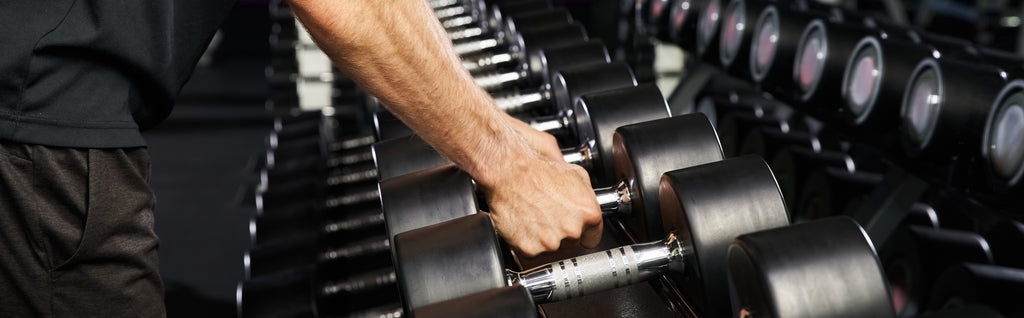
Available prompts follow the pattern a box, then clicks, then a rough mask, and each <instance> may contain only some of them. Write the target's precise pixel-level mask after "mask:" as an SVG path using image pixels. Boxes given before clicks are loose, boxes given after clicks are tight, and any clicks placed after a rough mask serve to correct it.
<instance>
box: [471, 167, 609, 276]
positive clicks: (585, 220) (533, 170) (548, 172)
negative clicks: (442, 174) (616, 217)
mask: <svg viewBox="0 0 1024 318" xmlns="http://www.w3.org/2000/svg"><path fill="white" fill-rule="evenodd" d="M510 161H511V162H512V164H511V165H507V166H506V167H502V168H501V169H504V170H505V171H503V172H501V175H502V176H501V177H499V178H497V179H495V180H497V183H496V184H493V185H484V187H483V188H484V189H483V190H484V193H485V196H486V198H487V202H488V205H489V206H490V208H491V219H492V220H494V226H495V227H496V228H497V229H498V233H499V234H501V236H502V237H503V238H504V239H505V241H506V242H508V243H509V245H512V246H513V247H514V248H515V249H516V250H517V251H518V252H519V253H522V255H523V256H527V257H532V256H536V255H538V254H540V253H543V252H547V251H554V250H558V249H559V247H560V246H561V245H562V244H566V245H570V246H569V247H572V246H573V245H575V246H582V247H584V248H593V247H595V246H597V244H598V243H599V242H600V240H601V230H602V226H603V225H602V219H601V210H600V208H599V207H598V206H597V199H596V198H595V196H594V192H593V189H592V188H591V185H590V179H589V177H588V176H587V172H586V171H584V170H583V168H581V167H579V166H575V165H570V164H567V163H565V162H564V161H562V159H561V156H559V158H558V159H557V160H555V159H551V158H546V157H540V156H538V155H528V156H524V157H522V158H521V159H512V160H510Z"/></svg>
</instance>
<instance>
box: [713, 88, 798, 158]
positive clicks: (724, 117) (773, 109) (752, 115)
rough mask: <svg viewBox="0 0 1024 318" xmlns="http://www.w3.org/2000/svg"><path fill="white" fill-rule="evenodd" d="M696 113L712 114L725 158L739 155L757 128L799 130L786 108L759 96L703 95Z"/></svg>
mask: <svg viewBox="0 0 1024 318" xmlns="http://www.w3.org/2000/svg"><path fill="white" fill-rule="evenodd" d="M698 111H701V112H709V111H710V112H713V113H715V117H716V118H717V122H716V125H715V128H716V129H717V130H718V136H719V139H720V140H721V141H722V149H723V150H724V151H725V154H726V156H734V155H736V154H739V153H740V151H741V150H742V149H741V147H742V146H743V144H744V142H745V139H746V137H747V136H748V135H750V134H751V132H753V131H755V130H757V129H759V128H771V129H775V130H779V131H786V132H789V131H795V130H800V129H801V128H800V127H799V123H798V122H797V120H796V119H795V117H794V116H793V112H792V111H791V110H790V109H789V107H788V106H785V105H784V104H782V103H780V102H778V101H775V100H771V99H768V98H765V97H763V96H761V95H760V94H742V95H741V94H729V95H727V96H705V97H703V98H701V102H700V103H699V107H698Z"/></svg>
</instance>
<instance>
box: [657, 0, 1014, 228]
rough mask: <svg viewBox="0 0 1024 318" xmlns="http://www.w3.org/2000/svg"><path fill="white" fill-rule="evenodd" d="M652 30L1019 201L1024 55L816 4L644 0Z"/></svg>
mask: <svg viewBox="0 0 1024 318" xmlns="http://www.w3.org/2000/svg"><path fill="white" fill-rule="evenodd" d="M640 3H641V4H642V6H641V7H642V8H643V9H642V10H641V11H643V12H645V14H644V17H645V19H646V20H645V22H646V23H645V25H646V26H647V27H648V28H647V32H648V33H650V34H653V35H655V36H657V37H659V38H661V39H662V40H665V41H671V42H674V43H677V44H679V46H680V47H682V48H683V49H684V50H687V51H689V52H692V53H693V54H694V55H695V56H696V57H697V58H698V59H700V60H701V61H703V62H704V63H707V64H710V65H715V66H718V67H719V68H721V69H722V70H723V71H725V72H727V73H729V74H731V75H733V76H735V77H737V78H739V79H743V80H746V81H748V82H751V83H754V84H755V85H756V86H757V87H758V89H759V90H761V91H763V92H766V93H770V94H771V95H772V96H774V97H775V98H777V99H779V100H781V101H784V102H787V103H789V104H790V105H792V106H794V107H795V108H797V109H798V110H799V111H801V112H803V113H806V114H810V115H813V116H814V117H815V118H817V119H819V120H821V121H823V122H825V123H826V124H827V125H828V126H829V127H833V128H834V129H837V130H839V131H841V132H843V133H844V135H847V136H849V137H850V138H851V139H853V140H855V141H858V142H863V143H866V144H870V145H872V146H873V147H874V148H876V149H879V150H880V151H881V152H883V153H884V154H885V156H886V157H887V158H889V159H890V160H893V161H895V162H897V163H899V164H901V165H902V166H904V167H906V168H907V169H908V170H912V171H914V172H915V173H916V174H918V175H921V176H923V177H925V178H928V179H929V180H930V181H934V182H937V183H940V184H944V185H948V186H950V187H954V188H960V189H965V190H964V191H965V192H969V193H972V195H973V196H977V197H978V198H980V199H984V200H986V201H988V202H989V203H990V204H994V205H1001V206H1002V207H1003V208H1007V209H1012V208H1013V207H1014V206H1019V205H1020V203H1021V201H1020V197H1021V196H1020V195H1019V194H1020V193H1022V191H1024V190H1022V189H1024V187H1022V186H1021V184H1020V179H1021V176H1022V175H1024V138H1022V137H1021V136H1024V108H1022V106H1021V103H1020V102H1018V100H1019V99H1020V98H1021V97H1020V96H1021V94H1022V92H1024V81H1022V80H1021V77H1022V76H1024V67H1022V66H1024V58H1021V57H1019V56H1015V55H1012V54H1009V53H1006V52H998V51H994V50H991V49H987V48H981V47H977V46H975V45H972V44H971V43H969V42H966V41H963V40H958V39H954V38H948V37H944V36H941V35H936V34H931V33H927V32H922V31H919V30H915V29H913V28H909V27H901V26H896V25H893V24H891V23H889V22H887V21H886V20H885V19H883V18H873V17H870V16H865V15H861V14H858V13H856V12H850V11H844V10H840V9H837V8H833V7H827V6H822V5H820V4H816V3H814V2H804V1H793V2H782V3H777V2H769V1H753V0H732V1H728V2H725V1H720V0H644V1H640Z"/></svg>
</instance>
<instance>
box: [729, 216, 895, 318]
mask: <svg viewBox="0 0 1024 318" xmlns="http://www.w3.org/2000/svg"><path fill="white" fill-rule="evenodd" d="M794 268H799V269H800V270H797V271H794V270H793V269H794ZM728 270H729V275H730V276H729V282H730V289H731V291H732V295H734V297H733V308H737V309H742V310H745V311H747V312H750V313H753V314H755V315H756V316H765V317H808V318H809V317H834V318H839V317H851V318H852V317H895V313H894V312H893V306H892V302H891V300H890V297H889V289H888V287H887V286H886V283H885V277H884V276H883V274H882V270H881V266H880V265H879V262H878V258H877V257H876V255H875V250H874V247H873V246H872V244H871V242H870V240H869V239H868V237H867V234H866V233H865V232H864V230H863V229H861V227H860V226H859V225H857V223H856V222H854V221H853V220H852V219H850V218H846V217H836V218H827V219H821V220H818V221H814V222H809V223H802V224H797V225H792V226H788V227H782V228H776V229H770V230H765V231H761V232H756V233H751V234H745V235H741V236H739V237H737V238H736V239H735V241H734V243H732V245H731V246H730V247H729V253H728Z"/></svg>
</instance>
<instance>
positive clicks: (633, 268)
mask: <svg viewBox="0 0 1024 318" xmlns="http://www.w3.org/2000/svg"><path fill="white" fill-rule="evenodd" d="M660 180H661V184H662V187H661V196H662V199H663V200H662V201H661V207H662V216H663V217H664V219H665V229H666V230H668V231H670V232H674V234H669V235H668V236H667V238H665V239H662V240H659V241H654V242H650V243H644V244H637V245H629V246H622V247H618V248H613V249H610V250H607V251H602V252H597V253H593V254H588V255H583V256H579V257H576V258H573V259H568V260H564V261H557V262H554V263H550V264H546V265H541V266H539V267H536V268H533V269H530V270H527V271H523V272H512V271H507V270H506V269H505V266H504V265H503V264H502V261H501V258H500V255H501V250H500V247H499V244H498V242H497V240H496V239H495V234H494V229H493V226H492V225H491V222H490V219H489V217H487V216H486V215H485V214H476V215H469V216H463V217H461V218H457V219H453V220H450V221H447V222H444V223H439V224H436V225H433V226H429V227H425V228H420V229H416V230H411V231H408V232H405V233H401V234H398V235H397V236H395V246H394V253H395V255H396V256H395V259H396V260H397V263H396V269H397V271H398V272H397V273H398V277H399V284H400V289H401V291H402V298H403V300H405V303H404V304H405V306H406V308H417V307H419V306H423V305H427V304H430V303H433V302H437V301H443V300H446V299H448V298H451V297H458V296H460V295H461V294H465V293H471V292H475V291H477V290H480V289H489V288H493V287H497V286H502V285H505V284H512V285H517V284H521V285H523V286H526V287H527V289H528V290H530V291H531V294H532V295H533V297H534V300H535V301H536V302H538V303H546V302H551V301H557V300H564V299H568V298H574V297H580V296H583V295H586V294H591V293H594V292H598V291H602V290H606V289H611V288H614V287H621V286H625V285H629V284H634V283H639V282H643V281H646V280H649V279H652V278H656V277H659V276H661V275H663V274H666V273H669V272H676V273H685V274H682V275H685V276H687V277H688V278H690V281H689V283H688V284H680V286H679V287H680V289H681V290H682V291H683V293H684V295H685V296H686V297H688V298H687V299H688V300H694V301H693V302H692V303H693V304H695V305H696V306H694V307H696V308H695V309H696V311H697V313H698V314H699V315H705V314H706V315H708V316H723V315H722V313H727V312H729V311H730V309H729V308H728V307H729V306H728V296H727V295H728V293H727V290H726V283H727V278H726V272H725V268H726V264H727V263H726V252H727V248H728V245H729V243H731V241H732V239H733V238H735V237H736V236H737V235H739V234H743V233H748V232H752V231H756V230H761V229H767V228H774V227H779V226H784V225H787V222H788V221H787V219H788V218H787V216H786V211H785V206H784V204H783V203H782V198H781V196H780V195H779V193H778V189H777V187H775V183H774V178H772V177H771V172H770V169H768V167H767V165H765V164H764V163H763V161H762V160H760V159H759V158H756V157H744V158H736V159H727V160H725V161H719V162H714V163H709V164H705V165H699V166H695V167H691V168H688V169H682V170H676V171H672V172H669V173H666V174H665V175H664V176H663V177H662V178H661V179H660ZM436 255H445V256H446V257H440V258H439V257H432V256H436ZM456 273H459V274H456ZM444 281H447V282H445V283H443V284H442V282H444ZM563 282H567V284H565V283H563ZM697 295H707V297H706V298H696V296H697ZM688 303H691V302H688Z"/></svg>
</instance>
